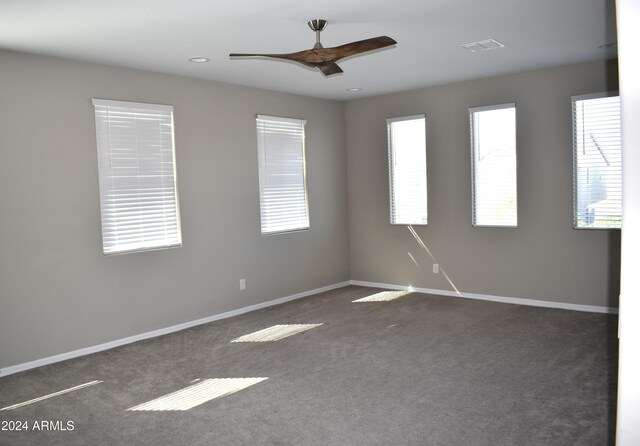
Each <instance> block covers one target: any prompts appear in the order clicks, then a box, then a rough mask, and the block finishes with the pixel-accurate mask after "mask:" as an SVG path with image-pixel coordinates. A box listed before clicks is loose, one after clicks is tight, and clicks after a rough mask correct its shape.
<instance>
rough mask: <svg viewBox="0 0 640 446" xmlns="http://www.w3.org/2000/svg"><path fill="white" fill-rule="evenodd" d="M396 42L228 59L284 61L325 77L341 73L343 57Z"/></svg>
mask: <svg viewBox="0 0 640 446" xmlns="http://www.w3.org/2000/svg"><path fill="white" fill-rule="evenodd" d="M396 43H397V42H396V41H395V40H393V39H392V38H391V37H387V36H379V37H373V38H371V39H365V40H360V41H358V42H351V43H347V44H345V45H340V46H336V47H333V48H312V49H310V50H304V51H298V52H297V53H288V54H245V53H231V54H229V57H270V58H272V59H285V60H291V61H294V62H298V63H301V64H303V65H306V66H309V67H318V68H319V69H320V71H322V73H324V75H325V76H329V75H331V74H337V73H342V69H341V68H340V67H339V66H338V65H336V64H335V62H336V61H338V60H339V59H342V58H343V57H349V56H353V55H356V54H360V53H366V52H367V51H373V50H377V49H379V48H384V47H386V46H391V45H395V44H396Z"/></svg>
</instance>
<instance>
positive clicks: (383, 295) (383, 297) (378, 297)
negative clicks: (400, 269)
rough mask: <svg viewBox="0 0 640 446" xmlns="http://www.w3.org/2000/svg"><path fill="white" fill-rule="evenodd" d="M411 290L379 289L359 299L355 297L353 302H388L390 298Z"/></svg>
mask: <svg viewBox="0 0 640 446" xmlns="http://www.w3.org/2000/svg"><path fill="white" fill-rule="evenodd" d="M412 292H413V290H408V291H381V292H379V293H376V294H372V295H370V296H365V297H362V298H360V299H356V300H354V301H353V303H357V302H388V301H390V300H394V299H398V298H400V297H402V296H406V295H407V294H411V293H412Z"/></svg>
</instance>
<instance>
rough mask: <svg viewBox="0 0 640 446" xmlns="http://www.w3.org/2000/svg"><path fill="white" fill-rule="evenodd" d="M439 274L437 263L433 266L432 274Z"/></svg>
mask: <svg viewBox="0 0 640 446" xmlns="http://www.w3.org/2000/svg"><path fill="white" fill-rule="evenodd" d="M439 272H440V267H439V266H438V264H437V263H434V264H433V274H438V273H439Z"/></svg>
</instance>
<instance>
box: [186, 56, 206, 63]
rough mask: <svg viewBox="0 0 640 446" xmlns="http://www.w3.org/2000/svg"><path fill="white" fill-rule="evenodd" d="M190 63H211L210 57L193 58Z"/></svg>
mask: <svg viewBox="0 0 640 446" xmlns="http://www.w3.org/2000/svg"><path fill="white" fill-rule="evenodd" d="M189 62H193V63H206V62H209V58H208V57H192V58H190V59H189Z"/></svg>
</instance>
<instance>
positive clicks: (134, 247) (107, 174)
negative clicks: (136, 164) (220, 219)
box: [92, 98, 182, 256]
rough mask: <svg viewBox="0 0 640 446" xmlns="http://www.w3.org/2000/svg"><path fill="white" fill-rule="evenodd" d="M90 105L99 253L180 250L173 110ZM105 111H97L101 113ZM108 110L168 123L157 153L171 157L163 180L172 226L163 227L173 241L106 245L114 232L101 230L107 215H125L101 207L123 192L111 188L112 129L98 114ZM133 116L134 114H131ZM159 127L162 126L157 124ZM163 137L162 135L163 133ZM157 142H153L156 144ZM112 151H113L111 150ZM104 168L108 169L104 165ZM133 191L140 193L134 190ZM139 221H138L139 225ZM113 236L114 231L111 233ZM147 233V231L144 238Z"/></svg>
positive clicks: (106, 103) (132, 104)
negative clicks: (147, 115)
mask: <svg viewBox="0 0 640 446" xmlns="http://www.w3.org/2000/svg"><path fill="white" fill-rule="evenodd" d="M92 104H93V106H94V118H95V130H96V149H97V161H98V163H97V166H98V186H99V196H100V219H101V233H102V251H103V254H104V255H105V256H111V255H123V254H132V253H137V252H148V251H158V250H164V249H170V248H179V247H181V246H182V227H181V219H180V201H179V194H178V177H177V163H176V152H175V123H174V107H173V106H172V105H164V104H151V103H144V102H132V101H120V100H111V99H98V98H93V99H92ZM105 107H106V109H105V110H101V109H104V108H105ZM109 108H117V109H121V111H120V113H123V114H126V113H128V112H127V111H126V110H139V111H142V112H148V113H156V116H157V119H158V121H161V120H163V119H164V120H165V121H167V120H168V122H169V124H166V123H165V124H164V125H169V126H170V129H171V135H170V138H168V140H163V139H162V136H160V137H159V139H160V145H159V147H160V150H161V151H162V152H166V151H168V152H169V153H170V155H171V174H170V175H167V177H171V178H172V180H173V184H172V186H173V187H172V189H173V192H172V194H169V195H171V198H172V200H173V202H174V206H172V208H173V209H172V211H173V212H171V214H172V217H173V218H174V219H175V224H172V225H169V226H166V225H165V228H166V227H168V228H170V229H171V231H172V232H175V237H169V238H167V237H165V238H164V239H162V240H163V242H159V240H155V241H154V242H151V243H147V244H145V243H144V242H141V241H137V242H133V241H130V242H129V243H121V244H118V243H117V242H116V243H113V244H109V243H108V242H107V239H108V238H109V237H113V236H114V234H113V232H114V231H110V230H108V229H107V227H106V226H105V221H106V220H108V219H110V218H112V215H111V214H117V213H118V212H120V218H122V214H123V213H126V212H127V211H126V210H124V209H123V208H122V207H120V208H118V207H115V206H114V207H112V208H109V207H106V206H105V203H106V202H107V201H112V202H113V201H115V200H114V199H113V198H110V197H112V196H113V195H112V194H115V195H117V194H119V193H120V194H121V193H122V191H123V190H125V188H116V187H114V186H113V180H112V179H113V178H115V177H117V175H116V176H114V175H112V173H113V170H112V169H113V167H112V164H111V160H112V156H113V154H114V153H116V151H115V150H117V148H116V147H114V146H113V145H112V144H111V135H112V128H113V127H112V126H111V123H110V122H109V118H106V120H105V119H103V118H102V117H101V116H100V114H101V113H107V114H109V113H110V110H109ZM132 113H137V112H132ZM135 119H137V118H131V121H132V122H133V121H135ZM161 125H163V124H161ZM104 131H106V132H108V135H109V138H108V141H104V140H103V136H104V135H103V132H104ZM162 133H163V131H162V130H160V131H159V132H158V134H160V135H162ZM164 133H166V131H165V132H164ZM137 141H138V139H137V135H136V147H135V152H136V155H135V156H136V158H135V159H136V160H138V159H139V158H138V157H139V155H140V147H139V146H138V145H137ZM156 142H157V141H156ZM114 149H115V150H114ZM159 156H160V157H162V156H163V154H162V153H160V154H159ZM107 164H108V165H107ZM159 177H162V178H163V177H164V175H159ZM136 178H138V179H139V178H140V173H139V171H138V172H137V176H136ZM135 190H137V191H140V190H144V189H140V188H138V189H135ZM138 206H140V202H138ZM157 216H158V213H153V214H148V215H146V217H147V218H148V220H146V221H147V223H148V222H149V219H150V220H153V217H157ZM142 220H143V218H141V221H142ZM115 232H116V233H117V230H116V231H115ZM144 232H145V231H144V230H142V231H140V232H139V233H138V234H139V237H142V238H144ZM148 232H149V230H147V234H148Z"/></svg>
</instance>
